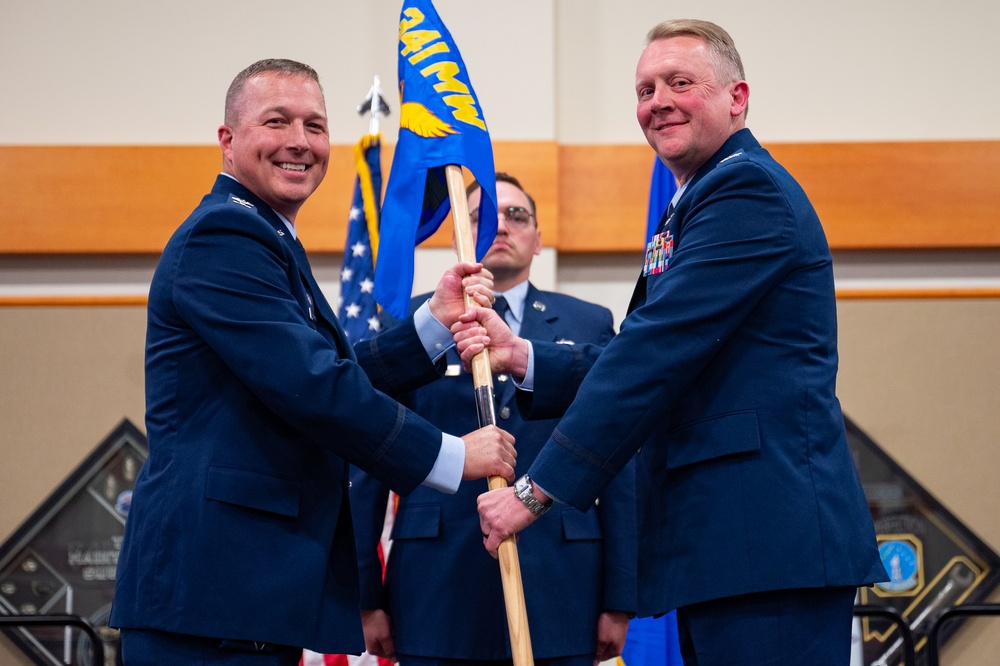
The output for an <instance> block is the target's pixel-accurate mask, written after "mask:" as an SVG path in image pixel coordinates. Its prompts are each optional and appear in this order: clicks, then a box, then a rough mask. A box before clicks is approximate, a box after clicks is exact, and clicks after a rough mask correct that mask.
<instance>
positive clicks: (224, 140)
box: [219, 125, 233, 162]
mask: <svg viewBox="0 0 1000 666" xmlns="http://www.w3.org/2000/svg"><path fill="white" fill-rule="evenodd" d="M219 147H220V148H222V156H223V158H224V159H225V160H226V161H227V162H232V161H233V128H232V127H230V126H229V125H219Z"/></svg>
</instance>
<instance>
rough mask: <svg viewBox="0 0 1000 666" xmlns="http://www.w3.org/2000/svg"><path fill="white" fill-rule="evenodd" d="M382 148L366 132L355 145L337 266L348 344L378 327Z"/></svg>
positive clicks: (341, 319)
mask: <svg viewBox="0 0 1000 666" xmlns="http://www.w3.org/2000/svg"><path fill="white" fill-rule="evenodd" d="M381 151H382V142H381V137H380V136H379V135H372V134H367V135H365V136H364V137H362V138H361V140H360V141H358V143H357V144H356V145H355V146H354V163H355V166H356V167H357V172H358V173H357V178H356V179H355V181H354V198H353V200H352V201H351V213H350V219H349V220H348V224H347V241H346V242H345V244H344V263H343V266H342V267H341V269H340V312H339V313H338V318H339V319H340V324H341V326H343V327H344V331H345V333H347V339H348V340H349V341H350V343H351V344H355V343H357V342H360V341H361V340H364V339H365V338H368V337H371V336H372V335H374V334H376V333H378V331H379V329H380V323H379V318H378V304H376V303H375V296H374V288H375V261H376V258H377V256H378V239H379V218H380V217H381V214H382V202H381V198H382V167H381V164H380V161H379V160H380V155H381Z"/></svg>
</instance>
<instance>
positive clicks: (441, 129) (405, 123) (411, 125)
mask: <svg viewBox="0 0 1000 666" xmlns="http://www.w3.org/2000/svg"><path fill="white" fill-rule="evenodd" d="M399 126H400V127H405V128H406V129H408V130H410V131H411V132H413V133H414V134H416V135H417V136H422V137H424V138H425V139H428V138H431V137H435V138H441V137H443V136H447V135H448V134H458V132H456V131H455V130H453V129H452V128H451V125H449V124H448V123H446V122H445V121H443V120H441V119H440V118H438V117H437V116H435V115H434V114H433V113H431V111H430V110H429V109H428V108H427V107H426V106H424V105H423V104H420V103H419V102H406V103H404V104H402V105H401V106H400V107H399Z"/></svg>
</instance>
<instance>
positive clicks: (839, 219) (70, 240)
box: [0, 141, 1000, 254]
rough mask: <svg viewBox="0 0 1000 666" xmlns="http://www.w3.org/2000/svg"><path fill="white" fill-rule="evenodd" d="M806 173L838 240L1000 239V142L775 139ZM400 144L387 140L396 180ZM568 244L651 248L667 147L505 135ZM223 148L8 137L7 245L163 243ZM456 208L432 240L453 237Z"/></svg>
mask: <svg viewBox="0 0 1000 666" xmlns="http://www.w3.org/2000/svg"><path fill="white" fill-rule="evenodd" d="M768 147H769V148H770V150H771V151H772V152H773V154H774V155H775V157H777V158H778V160H779V161H781V162H782V163H783V164H784V165H785V166H786V167H787V168H788V169H789V171H791V172H792V174H793V175H795V176H796V178H798V180H799V181H800V182H801V183H802V185H803V187H804V188H805V189H806V191H807V192H808V194H809V196H810V198H811V199H812V201H813V203H814V204H815V206H816V208H817V210H818V211H819V214H820V218H821V219H822V220H823V224H824V226H825V227H826V231H827V236H828V237H829V240H830V245H831V247H833V248H834V249H918V248H925V249H926V248H943V247H948V248H996V247H1000V224H998V221H1000V195H998V193H997V192H998V191H1000V141H964V142H963V141H957V142H928V141H923V142H895V143H802V144H774V145H770V146H768ZM391 157H392V146H391V145H386V146H385V147H384V148H383V152H382V159H383V176H384V177H385V178H386V179H388V175H389V170H390V166H391ZM495 161H496V165H497V169H499V170H502V171H508V172H510V173H512V174H514V175H516V176H517V177H519V178H521V179H522V180H523V181H524V184H525V185H526V187H528V189H529V190H530V191H531V192H532V193H533V195H534V196H535V199H536V201H537V203H538V208H539V220H540V224H541V225H542V229H543V233H544V235H545V242H546V244H547V245H548V246H550V247H556V248H557V249H558V250H559V251H561V252H622V251H635V250H639V249H640V245H641V240H640V239H641V238H642V235H643V229H644V226H645V219H646V202H647V198H648V188H649V177H650V173H651V170H652V163H653V154H652V151H651V150H650V149H649V147H647V146H644V145H559V144H557V143H555V142H551V141H528V142H498V143H497V144H496V146H495ZM220 165H221V158H220V155H219V149H218V147H217V146H0V183H2V187H0V210H3V211H4V214H5V217H6V219H7V224H6V225H4V233H3V234H2V235H0V253H8V254H10V253H25V254H59V253H95V254H102V253H110V254H117V253H159V251H160V250H161V249H162V247H163V245H164V243H165V242H166V240H167V238H168V237H169V235H170V233H171V232H172V231H173V230H174V229H175V228H176V227H177V225H178V224H179V223H180V221H181V220H182V219H183V218H184V217H185V216H186V215H187V214H188V212H190V210H191V209H192V208H193V207H194V206H195V205H196V204H197V202H198V200H199V199H200V198H201V196H202V195H203V194H204V192H205V191H206V189H207V188H208V187H209V185H210V183H211V181H212V179H213V178H214V175H215V174H216V173H218V171H219V170H220ZM353 184H354V164H353V157H352V147H351V146H344V145H335V146H333V148H332V152H331V158H330V170H329V173H328V175H327V177H326V180H325V181H324V183H323V185H321V186H320V188H319V190H317V192H316V194H315V195H314V196H313V197H312V198H311V199H310V200H309V202H307V203H306V205H305V206H304V207H303V209H302V211H301V213H300V214H299V222H298V223H299V229H300V233H301V234H302V238H303V239H304V243H305V244H306V246H307V247H308V248H309V249H310V250H311V251H314V252H315V251H318V252H339V251H341V250H342V249H343V243H344V238H345V235H346V225H347V210H348V207H349V205H350V199H351V193H352V188H353ZM450 224H451V223H450V220H449V221H447V222H446V223H445V224H444V225H442V229H441V230H440V231H439V232H438V233H437V234H435V236H434V237H432V238H431V239H430V240H429V241H428V245H429V246H431V247H441V246H447V245H448V244H449V243H450V239H451V232H450Z"/></svg>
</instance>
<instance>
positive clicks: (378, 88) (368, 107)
mask: <svg viewBox="0 0 1000 666" xmlns="http://www.w3.org/2000/svg"><path fill="white" fill-rule="evenodd" d="M365 113H367V114H369V116H368V133H369V134H370V135H372V136H378V117H379V115H383V116H388V115H389V105H388V104H386V102H385V99H384V98H383V97H382V83H381V81H379V78H378V76H376V77H375V79H374V82H373V83H372V87H371V88H369V89H368V95H367V96H366V97H365V101H364V102H362V103H361V104H360V105H358V115H364V114H365Z"/></svg>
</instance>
